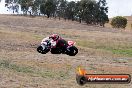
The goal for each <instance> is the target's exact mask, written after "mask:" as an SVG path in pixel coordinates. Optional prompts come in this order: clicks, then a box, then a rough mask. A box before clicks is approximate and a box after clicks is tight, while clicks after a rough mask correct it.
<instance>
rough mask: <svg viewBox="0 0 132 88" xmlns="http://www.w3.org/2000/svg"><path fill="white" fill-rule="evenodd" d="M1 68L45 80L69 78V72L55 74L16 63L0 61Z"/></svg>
mask: <svg viewBox="0 0 132 88" xmlns="http://www.w3.org/2000/svg"><path fill="white" fill-rule="evenodd" d="M0 68H6V69H9V70H13V71H16V72H21V73H25V74H28V75H31V76H33V75H37V76H41V77H43V78H58V79H60V78H66V77H67V76H68V73H67V72H64V71H59V72H57V71H56V72H55V71H51V70H47V69H46V70H45V69H36V68H33V67H30V66H20V65H16V64H14V63H11V61H8V60H0Z"/></svg>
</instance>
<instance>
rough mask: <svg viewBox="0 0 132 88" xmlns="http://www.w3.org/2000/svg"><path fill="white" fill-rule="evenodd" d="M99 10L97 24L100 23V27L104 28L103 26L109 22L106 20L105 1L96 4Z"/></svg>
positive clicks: (106, 9)
mask: <svg viewBox="0 0 132 88" xmlns="http://www.w3.org/2000/svg"><path fill="white" fill-rule="evenodd" d="M97 5H98V7H99V10H98V22H99V23H100V25H101V26H103V27H104V24H105V23H107V22H109V18H108V15H107V13H108V7H107V6H106V5H107V3H106V0H99V2H98V3H97Z"/></svg>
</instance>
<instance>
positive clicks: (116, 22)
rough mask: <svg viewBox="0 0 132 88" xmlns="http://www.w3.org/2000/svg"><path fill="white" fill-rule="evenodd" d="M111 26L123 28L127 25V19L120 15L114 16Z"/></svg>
mask: <svg viewBox="0 0 132 88" xmlns="http://www.w3.org/2000/svg"><path fill="white" fill-rule="evenodd" d="M111 25H112V27H113V28H125V27H126V25H127V19H126V18H125V17H122V16H117V17H114V18H113V19H112V21H111Z"/></svg>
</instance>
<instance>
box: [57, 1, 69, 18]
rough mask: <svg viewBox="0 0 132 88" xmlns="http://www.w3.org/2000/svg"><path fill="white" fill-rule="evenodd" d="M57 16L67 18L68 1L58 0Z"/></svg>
mask: <svg viewBox="0 0 132 88" xmlns="http://www.w3.org/2000/svg"><path fill="white" fill-rule="evenodd" d="M57 2H58V3H57V9H56V10H57V11H56V12H57V16H58V17H59V19H60V18H61V17H62V18H66V8H67V1H66V0H58V1H57Z"/></svg>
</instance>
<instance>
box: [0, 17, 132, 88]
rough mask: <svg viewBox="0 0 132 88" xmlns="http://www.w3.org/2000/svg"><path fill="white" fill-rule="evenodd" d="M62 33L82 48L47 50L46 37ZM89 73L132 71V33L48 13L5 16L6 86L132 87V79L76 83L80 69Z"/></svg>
mask: <svg viewBox="0 0 132 88" xmlns="http://www.w3.org/2000/svg"><path fill="white" fill-rule="evenodd" d="M52 33H58V34H60V35H61V36H62V37H63V38H65V39H66V40H73V41H76V46H77V47H78V49H79V53H78V54H77V55H76V56H74V57H72V56H67V55H65V54H60V55H52V54H50V53H48V54H45V55H42V54H39V53H38V52H37V51H36V48H37V46H38V45H39V44H40V41H41V40H42V39H43V38H44V37H46V36H48V35H50V34H52ZM78 66H82V67H84V68H85V69H86V70H87V72H88V73H89V74H92V73H94V74H109V73H112V74H121V73H123V74H131V75H132V69H131V68H132V32H131V31H127V30H118V29H110V28H102V27H93V26H87V25H86V24H79V23H78V22H72V21H64V20H60V21H59V20H58V19H56V20H55V19H53V18H51V19H47V18H42V17H35V18H30V17H23V16H9V15H0V88H131V87H132V83H130V84H114V85H113V84H87V85H84V86H79V85H78V84H77V83H76V80H75V78H76V69H77V67H78Z"/></svg>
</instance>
